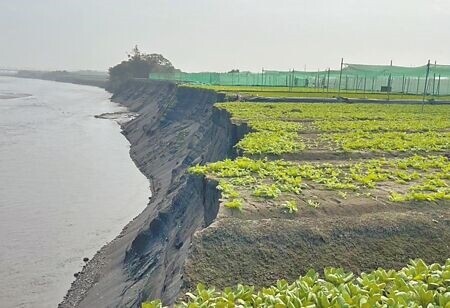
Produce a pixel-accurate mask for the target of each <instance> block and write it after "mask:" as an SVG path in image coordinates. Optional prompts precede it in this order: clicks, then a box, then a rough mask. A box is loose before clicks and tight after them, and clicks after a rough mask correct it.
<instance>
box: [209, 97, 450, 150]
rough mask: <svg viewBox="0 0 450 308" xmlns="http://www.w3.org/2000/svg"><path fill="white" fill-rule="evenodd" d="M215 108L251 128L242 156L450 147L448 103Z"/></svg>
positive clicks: (241, 145) (227, 105)
mask: <svg viewBox="0 0 450 308" xmlns="http://www.w3.org/2000/svg"><path fill="white" fill-rule="evenodd" d="M217 106H218V108H220V109H225V110H227V111H228V112H230V113H231V115H232V117H233V119H234V120H235V121H244V122H248V124H249V126H250V127H251V129H252V130H253V132H252V133H250V134H248V135H247V136H245V138H244V139H243V140H241V141H240V142H239V143H238V145H237V147H238V148H239V149H240V150H242V151H243V152H244V153H245V154H249V155H255V154H275V155H280V154H284V153H297V152H302V151H305V150H314V149H318V148H319V149H322V148H324V149H328V150H332V151H345V152H367V151H369V152H408V151H412V152H442V151H446V150H448V149H450V132H449V130H450V120H449V119H450V107H449V106H428V105H427V106H426V107H425V110H422V107H421V106H418V105H376V104H374V105H367V104H364V105H363V104H353V105H352V104H289V103H281V104H280V103H268V104H260V103H223V104H218V105H217Z"/></svg>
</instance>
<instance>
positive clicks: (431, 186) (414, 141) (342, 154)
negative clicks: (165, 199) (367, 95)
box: [190, 103, 450, 216]
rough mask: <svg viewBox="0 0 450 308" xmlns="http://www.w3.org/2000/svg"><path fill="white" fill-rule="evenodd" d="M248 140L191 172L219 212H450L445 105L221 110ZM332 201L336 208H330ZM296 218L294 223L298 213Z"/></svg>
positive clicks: (449, 129) (237, 106) (231, 106)
mask: <svg viewBox="0 0 450 308" xmlns="http://www.w3.org/2000/svg"><path fill="white" fill-rule="evenodd" d="M217 108H219V109H222V110H225V111H226V112H229V113H230V114H231V117H232V119H233V121H234V122H235V123H238V124H239V123H244V122H245V123H247V125H248V126H249V128H250V130H251V131H250V133H248V134H247V135H245V136H244V137H243V139H241V140H240V141H239V142H238V143H237V145H236V148H237V149H238V152H239V153H240V154H241V155H242V156H240V157H237V158H236V159H234V160H224V161H220V162H215V163H211V164H208V165H206V166H195V167H192V168H191V169H190V171H191V173H194V174H197V175H205V176H207V177H208V178H210V179H212V180H215V181H217V182H218V189H219V190H221V191H222V199H223V205H224V206H225V207H228V208H232V209H238V210H241V211H242V210H243V209H245V208H246V205H248V204H259V205H262V208H263V209H264V208H265V209H266V210H267V209H270V211H272V212H273V211H276V210H278V211H280V212H283V211H285V212H286V211H287V212H289V213H291V214H293V215H299V216H301V215H302V214H301V213H302V211H304V209H305V208H306V209H308V208H319V207H321V206H323V207H327V206H330V204H331V203H334V202H337V203H339V204H340V205H341V206H342V205H345V204H348V205H349V206H350V207H351V206H355V204H361V203H364V204H365V205H367V204H372V205H376V204H377V203H381V204H389V203H397V204H398V203H405V202H410V203H411V202H438V203H445V204H448V203H450V187H449V185H450V181H449V180H450V161H449V158H448V151H449V150H450V120H449V119H450V106H429V105H427V106H425V108H424V110H423V111H422V107H421V106H416V105H376V104H373V105H367V104H365V105H363V104H320V105H317V104H295V103H220V104H217ZM330 200H334V201H330ZM299 213H300V214H299Z"/></svg>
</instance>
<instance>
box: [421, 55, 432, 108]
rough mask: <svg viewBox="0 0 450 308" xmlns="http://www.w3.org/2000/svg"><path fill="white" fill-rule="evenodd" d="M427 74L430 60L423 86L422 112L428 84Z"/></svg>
mask: <svg viewBox="0 0 450 308" xmlns="http://www.w3.org/2000/svg"><path fill="white" fill-rule="evenodd" d="M429 74H430V60H428V64H427V74H426V75H425V86H424V87H423V99H422V111H423V105H424V104H425V96H426V95H427V84H428V75H429Z"/></svg>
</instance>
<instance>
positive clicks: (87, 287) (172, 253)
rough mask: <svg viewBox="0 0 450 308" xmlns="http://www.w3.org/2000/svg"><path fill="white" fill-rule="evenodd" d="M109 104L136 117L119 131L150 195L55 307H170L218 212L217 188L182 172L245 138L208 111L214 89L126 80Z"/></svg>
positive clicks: (229, 152) (227, 153)
mask: <svg viewBox="0 0 450 308" xmlns="http://www.w3.org/2000/svg"><path fill="white" fill-rule="evenodd" d="M113 100H114V101H115V102H118V103H121V104H122V105H124V106H126V107H128V109H129V110H130V111H131V112H134V113H138V114H139V116H138V117H136V118H135V119H133V120H131V121H130V122H127V123H125V124H124V125H123V133H124V135H125V136H126V137H127V138H128V140H129V141H130V143H131V150H130V154H131V157H132V158H133V160H134V161H135V163H136V165H137V166H138V167H139V169H140V170H141V171H142V172H143V173H144V174H145V175H146V176H147V177H148V178H149V179H150V180H151V184H152V192H153V196H152V198H151V199H150V202H149V204H148V206H147V208H146V209H145V210H144V211H143V212H142V213H141V214H140V215H139V216H137V217H136V218H135V219H134V220H133V221H132V222H130V223H129V224H128V225H127V226H126V227H125V228H124V230H123V231H122V233H121V234H120V235H119V236H118V237H117V238H116V239H115V240H113V241H112V242H111V243H109V244H108V245H106V246H104V247H103V248H102V249H101V250H100V251H99V252H98V253H97V254H96V256H95V257H94V258H93V259H92V260H91V261H89V262H88V264H87V265H86V266H85V268H84V269H83V271H82V272H81V273H80V274H79V275H78V277H77V279H76V280H75V282H74V283H73V285H72V288H71V289H70V290H69V292H68V293H67V295H66V297H65V299H64V301H63V302H62V303H61V304H60V307H139V306H140V303H141V302H142V301H143V300H145V299H147V298H162V299H163V300H164V301H165V302H173V301H174V300H175V299H176V297H177V296H178V294H179V291H180V287H181V278H182V267H183V264H184V261H185V259H186V257H187V253H188V249H189V246H190V242H191V237H192V235H193V234H194V232H195V231H196V230H198V229H201V228H204V227H206V226H207V225H209V224H210V223H211V222H212V221H213V220H214V218H215V216H216V214H217V211H218V199H219V193H218V191H217V190H216V189H215V185H213V184H212V183H207V182H206V181H204V180H203V179H200V178H196V177H190V176H189V175H188V174H187V172H186V169H187V168H188V167H189V166H191V165H193V164H196V163H206V162H209V161H216V160H220V159H224V158H225V157H227V156H232V155H233V147H232V146H233V145H234V144H235V143H236V142H237V141H238V139H239V138H240V137H242V136H243V135H244V134H245V133H247V131H246V127H245V126H239V127H237V126H235V125H232V124H231V122H230V121H229V119H228V117H227V116H224V114H223V112H222V111H219V110H217V109H215V108H213V104H214V103H215V102H216V101H217V94H216V93H215V92H213V91H207V90H197V89H186V88H177V87H176V86H175V85H174V84H171V83H164V82H144V81H131V82H129V83H128V84H126V85H124V86H123V88H122V89H119V91H118V92H117V93H116V94H115V95H114V96H113ZM124 180H126V179H124ZM124 206H126V205H124Z"/></svg>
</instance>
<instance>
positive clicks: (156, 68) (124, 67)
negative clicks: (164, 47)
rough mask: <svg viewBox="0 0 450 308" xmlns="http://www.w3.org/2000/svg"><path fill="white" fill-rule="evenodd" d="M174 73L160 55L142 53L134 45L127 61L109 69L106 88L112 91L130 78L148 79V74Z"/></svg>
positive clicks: (168, 63) (173, 68)
mask: <svg viewBox="0 0 450 308" xmlns="http://www.w3.org/2000/svg"><path fill="white" fill-rule="evenodd" d="M174 71H176V69H175V67H174V66H173V65H172V63H171V62H170V61H169V60H167V59H166V58H164V57H163V56H162V55H160V54H156V53H153V54H146V53H142V52H141V51H140V50H139V48H138V46H137V45H136V46H135V47H134V48H133V50H132V51H131V53H130V54H128V59H127V60H125V61H122V62H121V63H120V64H117V65H116V66H113V67H111V68H110V69H109V85H108V88H109V89H110V90H113V91H114V90H115V89H118V88H119V87H120V86H121V85H122V84H123V83H125V82H127V81H128V80H130V79H132V78H148V75H149V73H165V72H174Z"/></svg>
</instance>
